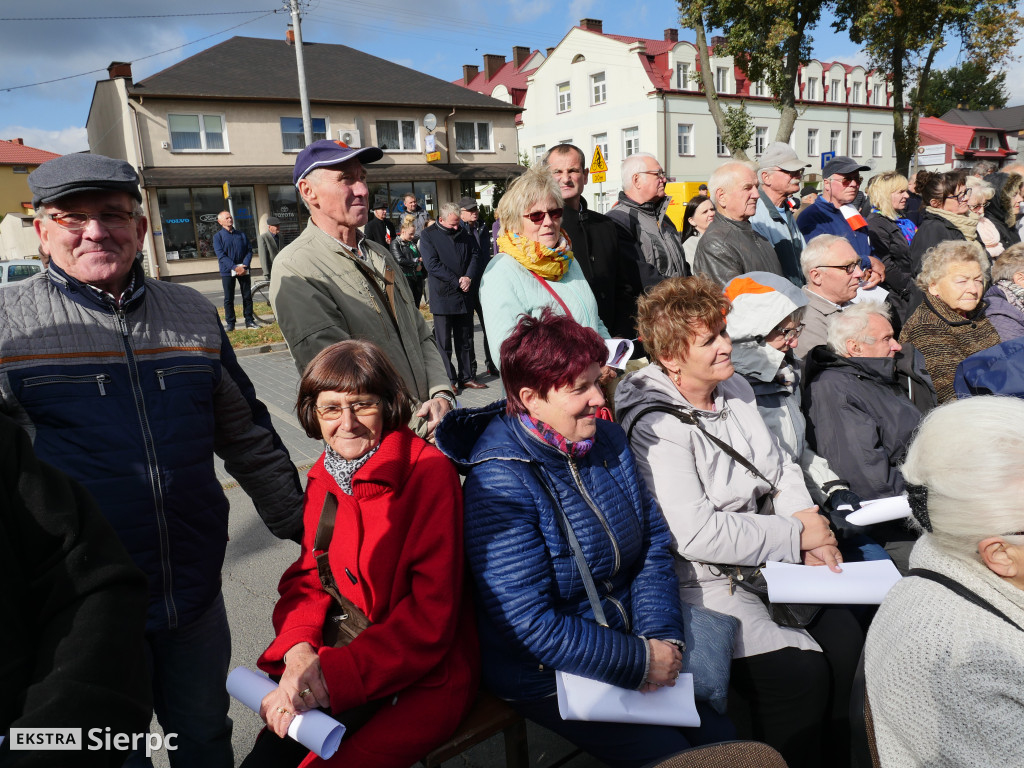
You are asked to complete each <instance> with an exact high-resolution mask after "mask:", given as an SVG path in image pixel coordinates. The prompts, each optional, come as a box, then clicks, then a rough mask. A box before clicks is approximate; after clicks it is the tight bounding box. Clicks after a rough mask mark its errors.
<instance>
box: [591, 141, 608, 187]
mask: <svg viewBox="0 0 1024 768" xmlns="http://www.w3.org/2000/svg"><path fill="white" fill-rule="evenodd" d="M607 170H608V164H607V163H606V162H605V161H604V155H602V154H601V147H600V146H596V147H594V160H593V162H591V163H590V172H591V173H605V172H606V171H607ZM591 181H604V179H593V178H592V179H591Z"/></svg>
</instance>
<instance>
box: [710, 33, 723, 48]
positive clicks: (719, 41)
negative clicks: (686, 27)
mask: <svg viewBox="0 0 1024 768" xmlns="http://www.w3.org/2000/svg"><path fill="white" fill-rule="evenodd" d="M722 45H725V38H724V37H723V36H722V35H715V36H714V37H712V38H711V48H712V49H714V48H718V47H719V46H722Z"/></svg>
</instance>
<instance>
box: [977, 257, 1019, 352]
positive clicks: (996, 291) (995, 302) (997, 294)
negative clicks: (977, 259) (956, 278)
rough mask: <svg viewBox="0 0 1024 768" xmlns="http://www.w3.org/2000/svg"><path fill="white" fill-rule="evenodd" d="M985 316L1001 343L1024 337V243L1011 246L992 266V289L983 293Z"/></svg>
mask: <svg viewBox="0 0 1024 768" xmlns="http://www.w3.org/2000/svg"><path fill="white" fill-rule="evenodd" d="M985 300H986V301H987V302H988V306H987V307H986V308H985V316H986V317H988V319H989V320H990V321H991V322H992V325H994V326H995V328H996V331H998V332H999V338H1000V339H1002V340H1003V341H1009V340H1010V339H1016V338H1019V337H1021V336H1024V243H1017V244H1016V245H1011V246H1010V247H1009V248H1007V249H1006V250H1005V251H1003V253H1002V254H1001V255H1000V256H999V258H998V259H996V261H995V263H994V264H993V265H992V287H991V288H989V289H988V290H987V291H986V292H985Z"/></svg>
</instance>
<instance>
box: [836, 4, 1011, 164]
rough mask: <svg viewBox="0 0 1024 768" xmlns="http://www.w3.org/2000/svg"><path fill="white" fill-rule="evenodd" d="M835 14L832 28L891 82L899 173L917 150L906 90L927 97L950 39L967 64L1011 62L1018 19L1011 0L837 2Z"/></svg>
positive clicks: (914, 110)
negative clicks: (859, 47)
mask: <svg viewBox="0 0 1024 768" xmlns="http://www.w3.org/2000/svg"><path fill="white" fill-rule="evenodd" d="M835 15H836V22H835V28H836V29H837V30H839V31H845V30H848V31H849V34H850V39H851V40H853V42H855V43H859V44H862V45H863V46H864V51H865V53H866V54H867V56H868V59H869V61H870V62H871V65H872V66H873V67H874V68H876V69H878V70H879V71H881V72H883V73H884V74H886V75H888V77H889V79H890V82H891V83H892V116H893V141H894V143H895V144H896V168H897V170H899V171H901V172H902V173H908V172H909V170H910V160H911V158H912V157H913V156H914V152H916V151H917V141H918V139H917V126H918V122H919V120H920V118H921V107H922V103H921V100H920V99H914V100H913V101H910V103H909V106H910V114H909V115H907V114H906V110H905V108H904V104H905V102H906V101H907V99H906V98H905V97H907V96H909V94H908V87H909V86H910V85H911V84H913V85H916V88H917V92H918V93H922V94H927V93H928V89H929V86H930V81H931V77H932V67H933V65H934V63H935V57H936V55H937V54H938V53H939V51H941V50H942V49H943V47H945V45H946V44H947V43H949V42H951V41H954V42H958V43H959V44H960V47H961V49H962V50H963V51H964V52H965V53H966V55H967V59H968V60H970V61H983V62H987V63H988V65H989V66H991V67H993V68H995V67H998V66H999V65H1000V64H1001V63H1003V62H1007V61H1011V60H1013V58H1014V54H1013V48H1014V46H1015V45H1016V43H1017V39H1018V37H1019V35H1020V32H1019V29H1020V26H1021V22H1022V21H1024V17H1022V16H1021V13H1020V11H1019V10H1018V9H1017V0H838V3H837V6H836V12H835Z"/></svg>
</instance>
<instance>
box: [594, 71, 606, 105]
mask: <svg viewBox="0 0 1024 768" xmlns="http://www.w3.org/2000/svg"><path fill="white" fill-rule="evenodd" d="M590 93H591V97H592V98H593V101H592V102H591V103H592V104H604V103H605V102H606V101H608V88H607V84H606V83H605V78H604V72H598V73H597V74H596V75H591V76H590Z"/></svg>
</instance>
